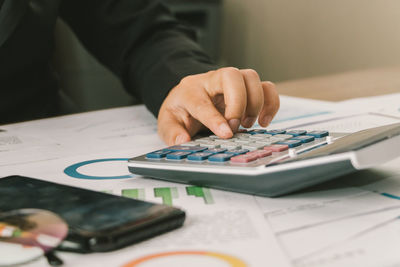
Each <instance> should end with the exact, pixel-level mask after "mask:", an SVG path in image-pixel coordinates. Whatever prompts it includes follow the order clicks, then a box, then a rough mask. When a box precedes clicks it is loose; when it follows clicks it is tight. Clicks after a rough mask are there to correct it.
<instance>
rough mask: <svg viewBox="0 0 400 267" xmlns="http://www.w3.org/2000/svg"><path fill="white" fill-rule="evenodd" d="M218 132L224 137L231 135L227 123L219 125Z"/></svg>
mask: <svg viewBox="0 0 400 267" xmlns="http://www.w3.org/2000/svg"><path fill="white" fill-rule="evenodd" d="M219 130H220V132H221V134H222V135H224V136H227V135H231V134H232V130H231V127H229V126H228V124H227V123H221V125H220V126H219Z"/></svg>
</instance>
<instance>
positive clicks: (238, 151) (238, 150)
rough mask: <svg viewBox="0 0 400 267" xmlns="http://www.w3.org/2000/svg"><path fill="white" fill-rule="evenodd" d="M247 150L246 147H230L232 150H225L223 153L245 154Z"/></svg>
mask: <svg viewBox="0 0 400 267" xmlns="http://www.w3.org/2000/svg"><path fill="white" fill-rule="evenodd" d="M247 152H249V150H247V149H232V150H228V151H226V152H225V153H226V154H233V155H234V156H237V155H242V154H246V153H247Z"/></svg>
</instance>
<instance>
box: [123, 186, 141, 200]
mask: <svg viewBox="0 0 400 267" xmlns="http://www.w3.org/2000/svg"><path fill="white" fill-rule="evenodd" d="M121 194H122V196H123V197H129V198H134V199H140V200H144V198H145V195H144V189H143V188H133V189H122V191H121Z"/></svg>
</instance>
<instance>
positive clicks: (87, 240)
mask: <svg viewBox="0 0 400 267" xmlns="http://www.w3.org/2000/svg"><path fill="white" fill-rule="evenodd" d="M23 208H35V209H44V210H48V211H52V212H54V213H56V214H58V215H59V216H60V217H61V218H63V219H64V220H65V221H66V223H67V224H68V226H69V232H68V236H67V238H66V240H64V241H63V242H62V243H61V245H60V246H59V247H58V248H57V249H58V250H63V251H71V252H80V253H90V252H105V251H112V250H115V249H118V248H122V247H125V246H127V245H130V244H133V243H136V242H139V241H142V240H144V239H147V238H150V237H153V236H155V235H158V234H161V233H164V232H167V231H169V230H172V229H175V228H178V227H180V226H182V225H183V222H184V220H185V212H184V211H182V210H180V209H177V208H174V207H169V206H165V205H160V204H155V203H150V202H146V201H140V200H135V199H131V198H126V197H119V196H114V195H110V194H106V193H102V192H96V191H91V190H87V189H82V188H77V187H72V186H66V185H61V184H57V183H52V182H47V181H43V180H39V179H34V178H29V177H22V176H8V177H5V178H1V179H0V212H5V211H11V210H16V209H23Z"/></svg>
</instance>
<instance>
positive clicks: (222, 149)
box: [203, 148, 226, 154]
mask: <svg viewBox="0 0 400 267" xmlns="http://www.w3.org/2000/svg"><path fill="white" fill-rule="evenodd" d="M225 151H226V148H209V149H207V150H204V151H203V152H204V153H213V154H218V153H224V152H225Z"/></svg>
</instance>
